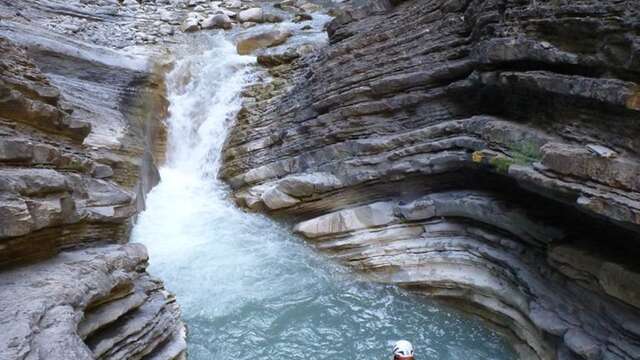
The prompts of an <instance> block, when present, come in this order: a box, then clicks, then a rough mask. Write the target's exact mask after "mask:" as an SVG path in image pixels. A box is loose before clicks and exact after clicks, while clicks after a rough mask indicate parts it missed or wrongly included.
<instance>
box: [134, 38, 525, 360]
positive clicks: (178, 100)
mask: <svg viewBox="0 0 640 360" xmlns="http://www.w3.org/2000/svg"><path fill="white" fill-rule="evenodd" d="M254 62H255V58H252V57H247V56H238V55H236V54H235V49H234V47H233V46H232V45H231V44H230V43H229V42H227V40H225V39H224V38H223V37H221V36H213V37H211V38H209V39H208V41H207V42H206V43H205V44H204V45H203V46H199V47H197V48H194V49H192V50H191V51H190V53H189V54H188V55H185V56H183V57H182V60H180V61H179V62H178V63H177V64H176V66H175V67H174V70H173V71H172V72H171V74H169V77H168V90H169V91H168V94H169V100H170V102H171V106H170V117H169V119H168V126H169V139H168V140H169V148H168V153H167V157H168V160H167V164H166V165H165V167H164V168H162V169H161V176H162V182H161V183H160V184H159V185H158V186H157V187H156V188H154V189H153V190H152V192H151V193H150V194H149V196H148V201H147V210H146V211H145V212H144V213H142V215H141V216H140V219H139V222H138V224H137V225H136V227H135V228H134V232H133V240H134V241H137V242H141V243H143V244H145V245H146V246H147V247H148V249H149V253H150V271H151V273H153V274H154V275H157V276H159V277H161V278H162V279H163V280H164V281H165V285H166V287H167V288H168V289H170V290H171V291H172V292H174V293H175V294H176V296H177V299H178V302H179V303H180V305H181V307H182V310H183V315H184V319H185V321H186V323H187V326H188V331H189V333H188V346H189V349H188V351H189V358H190V359H192V360H205V359H216V360H225V359H229V360H231V359H363V360H364V359H389V358H390V356H391V355H390V349H391V346H392V344H393V342H394V341H396V340H399V339H407V340H410V341H411V342H413V343H414V346H415V348H416V353H417V358H418V359H464V360H471V359H513V358H515V355H514V354H513V352H512V349H511V347H510V346H509V345H508V344H506V343H505V341H503V340H502V339H501V338H500V337H499V336H497V335H496V334H495V333H493V332H492V331H490V330H488V329H487V328H485V327H484V326H483V325H482V323H480V322H478V321H475V320H471V319H469V318H466V317H465V316H463V315H462V314H460V313H458V312H456V311H453V310H451V309H448V308H445V307H442V306H441V305H438V304H435V303H431V302H429V301H427V300H426V299H424V298H420V297H417V296H415V295H412V294H409V293H407V292H405V291H403V290H401V289H398V288H396V287H393V286H387V285H380V284H372V283H369V282H367V281H365V280H363V279H361V278H359V277H358V276H357V275H356V274H353V273H352V272H350V271H349V270H348V269H345V268H343V267H341V266H339V265H337V264H334V263H333V262H331V261H330V260H328V259H327V258H325V257H324V256H323V255H321V254H319V253H317V252H315V251H314V250H312V249H311V248H310V247H309V246H307V245H306V244H305V243H304V242H303V241H302V240H301V239H299V238H297V237H294V236H292V235H291V234H290V232H289V230H288V229H287V228H286V227H284V226H282V225H280V224H277V223H275V222H273V221H271V220H269V219H268V218H266V217H264V216H262V215H258V214H249V213H246V212H244V211H242V210H240V209H238V208H237V207H235V206H234V205H233V204H232V203H231V202H230V201H229V200H228V199H227V194H228V189H227V188H226V186H225V185H224V184H223V183H221V182H220V181H219V180H217V179H216V177H215V176H214V175H215V174H216V173H217V170H218V167H219V161H218V160H219V153H220V150H221V147H222V144H223V141H224V138H225V136H226V131H227V129H228V127H229V125H230V122H231V121H232V119H233V118H234V116H235V114H236V113H237V111H238V110H239V109H240V99H239V97H238V95H239V93H240V91H241V90H242V88H243V87H244V86H245V85H246V84H247V83H249V82H251V81H253V75H252V68H253V64H254Z"/></svg>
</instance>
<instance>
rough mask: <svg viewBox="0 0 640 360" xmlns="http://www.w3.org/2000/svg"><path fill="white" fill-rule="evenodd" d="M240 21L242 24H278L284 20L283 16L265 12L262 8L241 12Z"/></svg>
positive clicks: (239, 14)
mask: <svg viewBox="0 0 640 360" xmlns="http://www.w3.org/2000/svg"><path fill="white" fill-rule="evenodd" d="M238 20H239V21H240V22H255V23H264V22H269V23H277V22H281V21H282V20H283V19H282V17H281V16H279V15H276V14H271V13H267V12H265V11H264V10H263V9H261V8H251V9H247V10H243V11H240V13H238Z"/></svg>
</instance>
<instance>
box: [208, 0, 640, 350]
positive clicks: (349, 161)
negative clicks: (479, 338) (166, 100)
mask: <svg viewBox="0 0 640 360" xmlns="http://www.w3.org/2000/svg"><path fill="white" fill-rule="evenodd" d="M364 3H365V4H366V6H364V7H361V6H360V7H359V6H358V5H359V4H351V3H349V2H347V3H346V4H345V5H344V6H343V7H342V8H340V9H337V10H334V12H333V14H334V16H335V19H334V20H333V22H332V23H331V24H330V25H329V27H328V32H329V36H330V45H329V46H327V47H326V48H325V49H323V50H321V51H319V52H316V53H313V54H310V55H306V56H304V57H303V58H301V59H298V60H295V61H293V62H292V63H289V64H286V62H290V61H292V59H287V61H265V59H263V61H262V63H263V64H264V65H266V66H269V67H270V68H269V70H268V71H269V73H270V76H271V77H272V81H271V82H270V83H269V84H266V85H264V84H263V85H255V86H253V87H251V88H250V89H247V91H246V92H245V98H246V99H245V107H244V109H243V110H242V111H241V113H240V115H239V118H238V120H237V122H236V124H235V126H234V128H233V129H232V130H231V133H230V135H229V138H228V141H227V144H226V147H225V150H224V167H223V169H222V171H221V176H222V177H223V178H224V179H225V180H226V181H228V183H229V184H230V185H231V186H232V188H233V191H234V196H235V198H236V200H237V201H238V203H239V204H241V205H243V206H246V207H248V208H250V209H253V210H258V211H265V212H268V213H270V214H272V215H273V216H276V217H287V218H292V219H294V221H295V223H296V225H295V227H294V229H295V231H296V232H297V233H299V234H301V235H302V236H304V237H305V238H307V239H308V240H309V242H310V243H311V244H313V245H314V246H316V247H317V248H319V249H322V250H323V251H326V252H327V253H328V254H330V255H331V256H333V257H335V258H336V259H339V260H340V261H343V262H345V263H347V264H349V265H351V266H353V267H355V268H357V269H360V270H363V271H364V272H366V273H368V274H370V275H371V276H372V277H373V278H375V279H376V280H379V281H384V282H390V283H395V284H400V285H403V286H406V287H409V288H411V289H413V290H415V291H417V292H420V293H424V294H426V295H428V296H432V297H435V298H438V299H442V300H444V301H447V302H449V303H453V304H456V305H457V306H459V307H461V308H463V309H465V310H467V311H469V312H471V313H473V314H475V315H478V316H480V317H482V318H484V319H486V320H488V321H489V322H491V323H493V324H494V326H495V327H496V328H498V329H500V330H501V331H502V332H503V333H505V334H507V335H508V336H510V337H512V338H513V339H514V340H516V343H517V350H518V351H519V352H520V354H521V356H522V357H523V358H540V359H553V358H558V359H637V358H640V327H638V324H640V268H639V267H638V258H639V253H640V251H639V250H640V182H639V181H640V153H639V151H640V150H639V149H640V86H639V84H640V12H639V11H640V8H639V7H638V6H637V5H638V4H637V2H636V1H613V0H611V1H596V0H579V1H563V0H558V1H544V0H537V1H536V0H428V1H370V2H364ZM278 59H279V60H282V59H281V58H278ZM259 60H260V59H259ZM266 60H268V59H266ZM283 62H285V64H282V63H283Z"/></svg>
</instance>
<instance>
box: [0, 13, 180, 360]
mask: <svg viewBox="0 0 640 360" xmlns="http://www.w3.org/2000/svg"><path fill="white" fill-rule="evenodd" d="M112 3H113V4H116V2H112ZM113 4H112V5H113ZM135 4H136V6H138V7H139V6H140V5H139V4H137V3H135ZM87 6H89V7H88V8H87ZM117 6H120V5H117ZM109 7H110V6H109V5H108V4H107V2H105V1H95V2H90V1H81V2H73V1H71V2H69V1H65V2H64V4H63V2H58V1H20V2H8V1H4V2H2V1H0V17H2V19H3V21H2V23H1V24H0V53H1V54H2V56H0V270H1V271H0V330H2V335H0V358H2V359H142V358H145V359H181V358H184V357H185V356H186V355H185V353H186V342H185V327H184V325H183V323H182V322H181V320H180V311H179V308H178V306H177V304H176V303H175V300H174V299H173V296H172V295H171V294H169V293H168V292H167V291H166V290H164V288H163V284H162V282H161V281H160V280H157V279H154V278H152V277H151V276H150V275H149V274H148V273H146V270H145V269H146V265H147V255H146V250H145V249H144V247H142V246H140V245H116V244H122V243H126V242H127V241H128V237H129V231H130V229H131V226H132V224H133V220H134V218H135V215H136V214H137V213H138V212H139V211H141V210H142V209H143V208H144V197H145V194H146V193H147V192H148V191H149V190H150V189H151V188H152V187H153V186H154V185H155V184H156V183H157V182H158V180H159V176H158V172H157V169H156V158H157V160H158V161H161V160H162V158H161V157H159V156H158V155H159V154H163V153H164V149H163V146H164V145H163V144H164V142H163V125H162V121H163V119H164V117H165V115H166V108H167V104H166V99H165V97H164V84H163V83H162V73H161V70H162V69H159V68H158V69H157V68H156V67H155V66H153V64H151V62H149V61H148V60H147V57H146V56H145V55H140V56H138V55H135V56H134V55H130V53H129V54H125V53H124V52H119V51H116V50H113V49H110V48H105V47H101V46H98V45H96V43H102V41H99V40H100V39H95V38H94V37H95V36H97V35H100V36H105V34H107V35H108V34H109V31H110V30H113V28H117V27H118V26H120V25H122V23H123V22H125V21H122V20H121V21H116V19H117V17H116V16H115V15H114V14H112V15H108V14H107V15H105V13H101V12H100V11H98V10H100V8H102V9H103V10H106V8H109ZM124 18H125V19H129V20H128V21H130V22H135V18H134V19H132V18H129V17H124ZM88 20H89V21H88ZM113 22H120V25H113ZM76 25H77V26H78V28H77V29H76V28H74V26H76ZM80 28H82V29H80ZM63 29H71V30H70V31H62V30H63ZM73 29H75V30H73ZM87 36H89V38H87ZM107 37H108V36H107ZM111 37H112V38H113V43H114V44H115V45H116V46H117V45H118V44H119V42H118V41H117V40H123V39H118V38H117V37H116V36H115V35H114V34H112V35H111ZM123 41H124V40H123ZM108 244H111V245H108Z"/></svg>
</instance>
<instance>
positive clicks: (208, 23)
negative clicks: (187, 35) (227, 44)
mask: <svg viewBox="0 0 640 360" xmlns="http://www.w3.org/2000/svg"><path fill="white" fill-rule="evenodd" d="M232 27H233V23H232V22H231V19H230V18H229V17H228V16H227V15H225V14H216V15H211V16H209V17H208V18H206V19H205V20H204V21H203V22H202V28H203V29H225V30H229V29H231V28H232Z"/></svg>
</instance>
